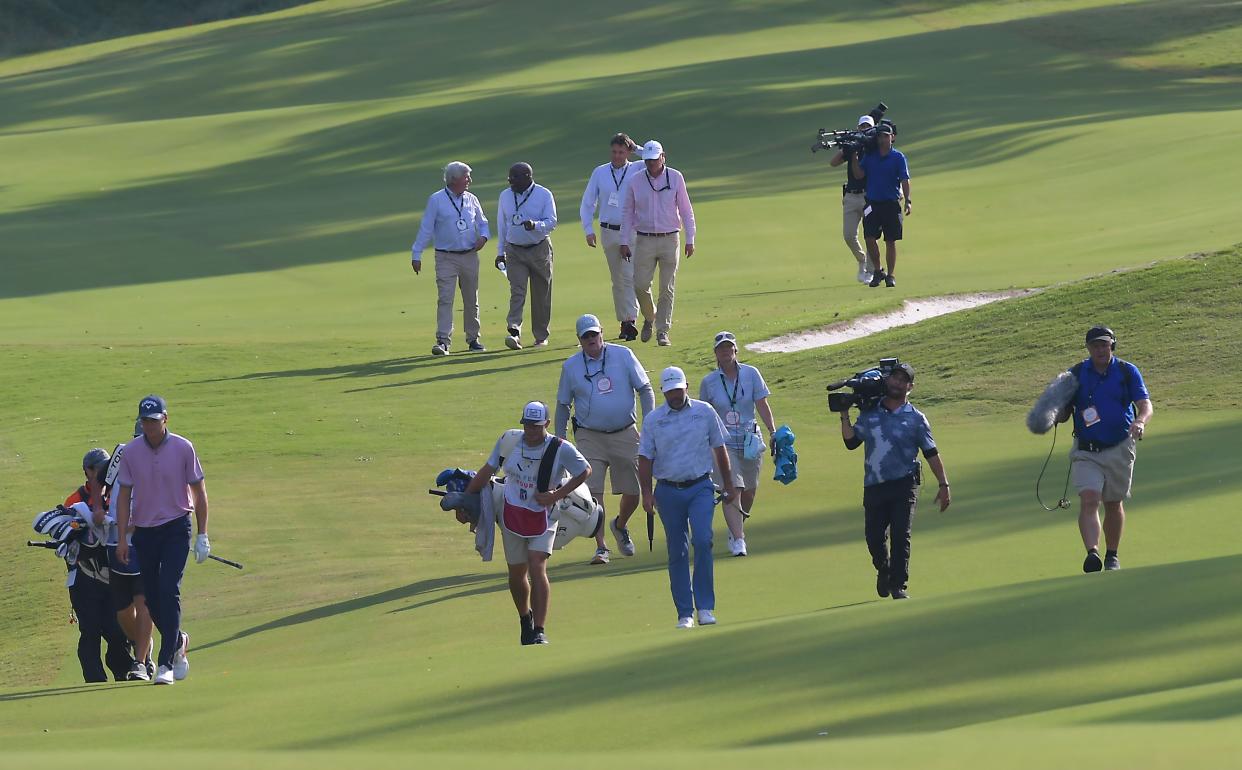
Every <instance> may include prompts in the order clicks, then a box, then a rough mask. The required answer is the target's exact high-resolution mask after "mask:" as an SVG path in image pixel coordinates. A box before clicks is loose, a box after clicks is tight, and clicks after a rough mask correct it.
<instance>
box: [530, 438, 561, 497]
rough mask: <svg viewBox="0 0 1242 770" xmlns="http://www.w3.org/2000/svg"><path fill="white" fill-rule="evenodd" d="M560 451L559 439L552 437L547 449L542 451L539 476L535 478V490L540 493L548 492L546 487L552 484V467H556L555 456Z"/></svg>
mask: <svg viewBox="0 0 1242 770" xmlns="http://www.w3.org/2000/svg"><path fill="white" fill-rule="evenodd" d="M560 451H561V438H560V437H559V436H552V439H551V440H550V441H549V442H548V448H547V449H545V450H543V459H542V460H540V461H539V475H538V476H537V477H536V478H535V488H536V489H538V490H539V491H540V492H547V491H548V485H549V484H550V483H551V482H552V466H553V465H556V456H557V455H558V454H560Z"/></svg>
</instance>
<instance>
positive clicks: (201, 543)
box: [194, 532, 211, 564]
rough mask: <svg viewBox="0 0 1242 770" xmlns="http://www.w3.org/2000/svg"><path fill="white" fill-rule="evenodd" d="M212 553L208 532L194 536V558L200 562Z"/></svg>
mask: <svg viewBox="0 0 1242 770" xmlns="http://www.w3.org/2000/svg"><path fill="white" fill-rule="evenodd" d="M210 553H211V541H210V540H208V539H207V533H206V532H204V533H203V534H201V535H199V536H198V537H196V538H194V560H195V561H197V562H198V563H199V564H202V563H203V562H205V561H207V556H208V554H210Z"/></svg>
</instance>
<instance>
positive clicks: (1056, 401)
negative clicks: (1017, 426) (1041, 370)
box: [1026, 372, 1078, 435]
mask: <svg viewBox="0 0 1242 770" xmlns="http://www.w3.org/2000/svg"><path fill="white" fill-rule="evenodd" d="M1077 392H1078V378H1077V377H1075V376H1074V375H1073V373H1071V372H1061V373H1060V374H1058V375H1057V376H1056V379H1054V380H1053V381H1052V382H1050V383H1048V387H1047V388H1044V392H1043V393H1041V394H1040V396H1039V398H1038V399H1037V400H1036V401H1035V406H1033V407H1031V411H1030V413H1028V414H1027V415H1026V427H1027V428H1029V429H1030V431H1031V433H1037V434H1040V435H1043V434H1044V433H1047V432H1048V431H1050V430H1052V426H1053V425H1055V424H1056V421H1057V415H1058V414H1059V413H1060V412H1061V410H1062V409H1064V408H1065V407H1066V406H1068V405H1069V403H1070V402H1071V401H1072V400H1073V399H1074V394H1075V393H1077Z"/></svg>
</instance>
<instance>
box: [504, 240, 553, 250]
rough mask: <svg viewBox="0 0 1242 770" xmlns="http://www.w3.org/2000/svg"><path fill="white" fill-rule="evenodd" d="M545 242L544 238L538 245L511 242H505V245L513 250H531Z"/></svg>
mask: <svg viewBox="0 0 1242 770" xmlns="http://www.w3.org/2000/svg"><path fill="white" fill-rule="evenodd" d="M547 240H548V239H547V238H544V239H543V240H542V241H539V243H514V242H513V241H507V245H509V246H512V247H513V248H515V249H533V248H535V247H536V246H539V245H541V244H543V243H544V242H545V241H547Z"/></svg>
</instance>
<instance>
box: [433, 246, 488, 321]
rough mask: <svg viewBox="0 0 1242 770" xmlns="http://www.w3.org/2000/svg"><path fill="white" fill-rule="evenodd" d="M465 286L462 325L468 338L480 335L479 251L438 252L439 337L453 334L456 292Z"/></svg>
mask: <svg viewBox="0 0 1242 770" xmlns="http://www.w3.org/2000/svg"><path fill="white" fill-rule="evenodd" d="M459 287H460V288H461V314H462V323H461V325H462V328H463V329H464V330H465V332H466V340H467V341H469V340H477V339H478V338H479V252H477V251H470V252H466V253H465V254H450V253H448V252H447V251H437V252H436V290H437V294H438V296H437V297H436V339H437V340H442V341H444V342H445V343H448V342H451V341H452V338H453V292H454V290H456V289H457V288H459Z"/></svg>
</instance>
